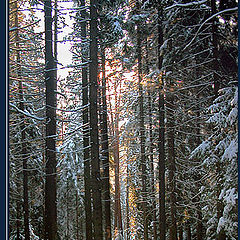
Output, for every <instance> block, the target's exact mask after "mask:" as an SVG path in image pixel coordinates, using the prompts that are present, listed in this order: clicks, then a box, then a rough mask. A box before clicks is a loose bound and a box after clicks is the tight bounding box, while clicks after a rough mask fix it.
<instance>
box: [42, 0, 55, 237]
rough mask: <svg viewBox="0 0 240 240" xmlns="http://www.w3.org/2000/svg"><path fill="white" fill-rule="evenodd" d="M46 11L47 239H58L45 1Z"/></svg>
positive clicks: (49, 9)
mask: <svg viewBox="0 0 240 240" xmlns="http://www.w3.org/2000/svg"><path fill="white" fill-rule="evenodd" d="M44 13H45V65H46V66H45V84H46V119H47V120H46V183H45V239H46V240H56V239H57V205H56V203H57V201H56V200H57V199H56V192H57V184H56V139H55V138H56V89H57V83H56V72H55V70H54V67H55V63H54V58H53V48H52V40H53V39H52V4H51V0H45V1H44Z"/></svg>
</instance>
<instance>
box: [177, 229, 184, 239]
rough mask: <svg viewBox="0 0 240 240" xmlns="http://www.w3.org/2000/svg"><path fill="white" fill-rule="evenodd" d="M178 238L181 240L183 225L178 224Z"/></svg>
mask: <svg viewBox="0 0 240 240" xmlns="http://www.w3.org/2000/svg"><path fill="white" fill-rule="evenodd" d="M178 240H183V227H182V226H179V230H178Z"/></svg>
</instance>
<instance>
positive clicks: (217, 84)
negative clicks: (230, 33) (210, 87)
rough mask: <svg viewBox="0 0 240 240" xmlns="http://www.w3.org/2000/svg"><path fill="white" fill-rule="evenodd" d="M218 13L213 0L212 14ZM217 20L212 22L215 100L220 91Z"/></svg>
mask: <svg viewBox="0 0 240 240" xmlns="http://www.w3.org/2000/svg"><path fill="white" fill-rule="evenodd" d="M216 12H217V10H216V0H211V13H212V15H214V14H215V13H216ZM216 21H217V18H216V17H215V18H213V20H212V45H213V71H214V73H213V78H214V94H215V98H217V96H218V90H219V87H220V81H219V77H218V74H217V71H218V49H217V45H218V44H217V24H216Z"/></svg>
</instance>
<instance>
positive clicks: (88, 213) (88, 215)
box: [81, 0, 93, 240]
mask: <svg viewBox="0 0 240 240" xmlns="http://www.w3.org/2000/svg"><path fill="white" fill-rule="evenodd" d="M81 7H85V0H81ZM81 17H82V19H86V10H82V11H81ZM86 28H87V24H86V22H85V21H82V22H81V39H82V41H84V40H85V39H86V37H87V32H86ZM86 59H87V51H86V48H85V46H83V49H82V62H85V61H86ZM82 88H83V90H82V102H83V106H84V109H83V149H84V150H83V159H84V189H85V191H84V194H85V198H84V207H85V223H86V240H92V237H93V233H92V231H93V230H92V204H91V181H90V177H91V176H90V175H91V173H90V171H91V170H90V151H89V144H90V143H89V117H88V116H89V108H88V107H87V105H88V103H89V98H88V91H89V90H88V89H89V86H88V76H87V68H85V67H83V68H82Z"/></svg>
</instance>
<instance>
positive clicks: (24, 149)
mask: <svg viewBox="0 0 240 240" xmlns="http://www.w3.org/2000/svg"><path fill="white" fill-rule="evenodd" d="M15 10H16V14H15V27H16V35H15V40H16V55H17V77H18V79H19V84H18V91H19V102H20V103H19V109H21V110H22V111H23V112H24V98H23V87H22V81H21V80H20V79H21V69H20V68H21V60H20V46H19V40H20V39H19V32H18V27H19V26H18V3H17V1H16V2H15ZM24 119H25V117H24V116H23V115H21V116H20V130H21V157H22V160H23V164H22V166H23V217H24V237H25V239H26V240H30V232H29V204H28V172H27V159H28V153H27V143H26V131H25V129H26V126H25V120H24Z"/></svg>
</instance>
